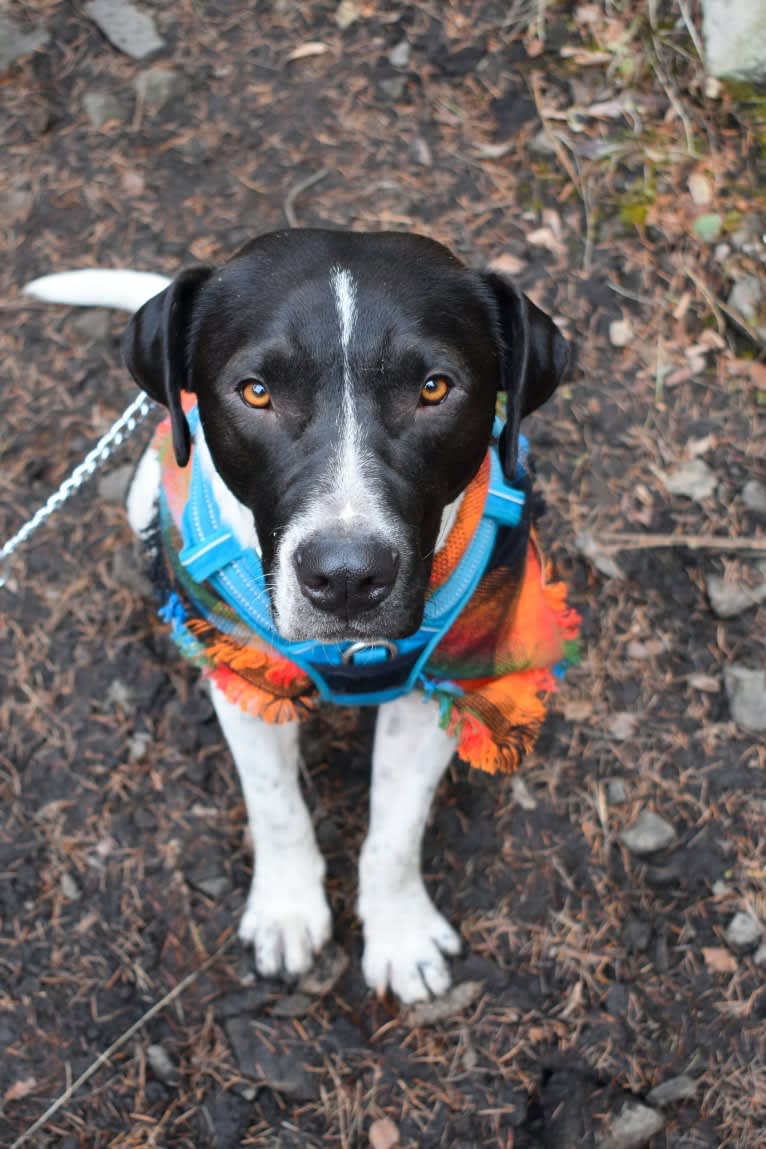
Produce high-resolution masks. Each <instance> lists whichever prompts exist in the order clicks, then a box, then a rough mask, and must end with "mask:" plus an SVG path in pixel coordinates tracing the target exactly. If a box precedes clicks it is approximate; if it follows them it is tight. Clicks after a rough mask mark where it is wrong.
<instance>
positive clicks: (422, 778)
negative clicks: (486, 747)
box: [359, 694, 460, 1002]
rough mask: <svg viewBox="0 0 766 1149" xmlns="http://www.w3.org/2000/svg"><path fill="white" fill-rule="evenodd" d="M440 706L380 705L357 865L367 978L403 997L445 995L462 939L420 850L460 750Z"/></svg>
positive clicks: (419, 701)
mask: <svg viewBox="0 0 766 1149" xmlns="http://www.w3.org/2000/svg"><path fill="white" fill-rule="evenodd" d="M438 719H439V709H438V706H437V704H436V703H435V702H433V701H428V702H426V701H424V700H423V697H422V695H421V694H410V695H407V696H406V697H404V698H400V699H397V700H396V701H395V702H387V703H386V704H385V705H383V706H381V707H380V712H379V714H378V724H377V729H376V732H375V749H374V752H373V773H372V795H371V802H370V830H369V834H368V836H367V840H366V841H365V843H364V846H363V848H362V854H361V858H360V863H359V916H360V917H361V919H362V923H363V926H364V959H363V967H364V976H365V978H366V980H367V984H368V985H369V986H370V987H371V988H372V989H375V990H377V991H378V992H379V993H381V992H383V991H384V990H385V989H386V987H387V986H390V987H391V989H392V990H393V991H394V993H396V994H397V995H398V996H399V997H400V998H401V1000H402V1001H405V1002H410V1001H417V1000H419V999H421V998H426V997H428V996H429V994H440V993H444V991H445V990H447V989H448V988H449V985H450V980H451V979H450V973H449V968H448V966H447V962H446V961H445V958H444V954H454V953H457V952H458V950H459V949H460V938H459V937H458V935H457V934H456V933H455V931H454V930H453V928H452V926H451V925H449V923H448V922H447V921H445V919H444V918H443V917H442V915H441V914H440V913H439V912H438V911H437V910H436V908H435V907H434V905H433V903H432V901H431V899H430V898H429V896H428V894H427V893H426V889H425V886H424V885H423V876H422V874H421V871H420V847H421V841H422V838H423V830H424V829H425V824H426V819H427V817H428V811H429V808H430V806H431V800H432V798H433V795H434V791H435V789H436V786H437V784H438V782H439V779H440V778H441V776H442V774H443V773H444V770H445V768H446V766H447V764H448V763H449V761H450V758H451V757H452V754H453V752H454V749H455V740H454V739H453V738H450V737H449V736H448V735H447V734H445V733H444V731H443V730H441V729H440V728H439V721H438Z"/></svg>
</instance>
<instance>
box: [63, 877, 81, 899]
mask: <svg viewBox="0 0 766 1149" xmlns="http://www.w3.org/2000/svg"><path fill="white" fill-rule="evenodd" d="M61 892H62V894H63V895H64V897H65V898H66V899H67V901H69V902H76V901H77V899H78V898H79V897H81V894H80V887H79V886H78V884H77V882H76V881H75V880H74V878H73V877H72V875H71V874H70V873H68V872H67V871H66V870H65V871H64V873H63V874H62V875H61Z"/></svg>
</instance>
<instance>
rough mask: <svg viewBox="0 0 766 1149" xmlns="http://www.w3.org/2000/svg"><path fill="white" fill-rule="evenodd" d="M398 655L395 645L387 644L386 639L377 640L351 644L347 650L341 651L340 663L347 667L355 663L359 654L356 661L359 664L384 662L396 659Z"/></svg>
mask: <svg viewBox="0 0 766 1149" xmlns="http://www.w3.org/2000/svg"><path fill="white" fill-rule="evenodd" d="M398 653H399V651H398V649H397V646H396V643H395V642H389V641H388V639H386V638H379V639H377V640H376V641H375V642H352V644H351V646H349V647H348V649H347V650H344V651H343V654H342V655H341V661H342V662H344V663H345V664H346V666H349V665H355V664H356V663H357V658H356V656H357V655H358V654H359V655H361V656H362V657H361V658H360V659H359V660H358V662H359V663H360V664H362V665H363V664H364V663H371V662H384V661H387V660H388V659H389V658H396V656H397V654H398Z"/></svg>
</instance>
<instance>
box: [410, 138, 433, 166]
mask: <svg viewBox="0 0 766 1149" xmlns="http://www.w3.org/2000/svg"><path fill="white" fill-rule="evenodd" d="M412 158H413V160H414V161H415V163H416V164H420V166H421V167H422V168H430V167H432V166H433V162H434V158H433V156H432V155H431V149H430V147H429V146H428V140H424V139H423V137H422V136H415V139H414V140H413V141H412Z"/></svg>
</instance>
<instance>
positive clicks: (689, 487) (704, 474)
mask: <svg viewBox="0 0 766 1149" xmlns="http://www.w3.org/2000/svg"><path fill="white" fill-rule="evenodd" d="M662 481H663V483H664V484H665V487H666V489H667V490H668V491H670V493H671V495H685V496H686V498H687V499H694V500H695V501H696V502H702V500H703V499H707V498H708V497H709V496H710V495H712V493H713V491H714V490H715V489H716V486H717V484H718V479H717V478H716V476H715V473H714V472H713V471H711V469H710V467H708V465H707V463H705V462H704V461H703V460H702V459H690V460H689V462H688V463H681V464H680V465H679V466H678V467H674V468H673V470H672V471H669V472H668V473H667V474H666V475H663V476H662Z"/></svg>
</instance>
